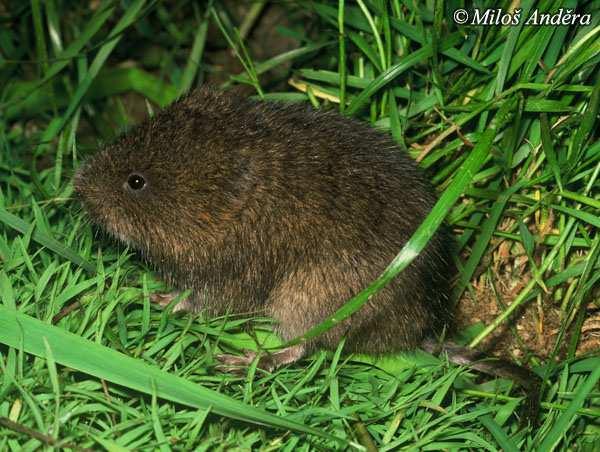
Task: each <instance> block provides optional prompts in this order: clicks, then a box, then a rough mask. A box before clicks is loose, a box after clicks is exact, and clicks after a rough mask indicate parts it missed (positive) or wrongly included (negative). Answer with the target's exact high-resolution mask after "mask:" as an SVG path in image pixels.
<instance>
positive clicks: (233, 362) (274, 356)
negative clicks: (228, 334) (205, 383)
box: [216, 345, 305, 374]
mask: <svg viewBox="0 0 600 452" xmlns="http://www.w3.org/2000/svg"><path fill="white" fill-rule="evenodd" d="M304 353H305V347H304V346H302V345H294V346H293V347H287V348H284V349H283V350H279V351H277V352H275V353H263V354H261V355H260V356H259V358H258V364H257V367H258V368H260V369H262V370H264V371H266V372H273V371H274V370H275V369H277V368H279V367H281V366H284V365H286V364H291V363H293V362H295V361H298V360H299V359H300V358H302V356H304ZM257 355H258V354H257V353H256V352H253V351H250V350H246V351H244V355H243V356H237V355H225V354H223V355H217V356H216V358H217V360H219V361H220V362H221V364H220V365H218V366H217V367H216V368H217V369H218V370H220V371H223V372H229V373H235V374H245V373H246V368H247V367H248V366H250V365H251V364H252V362H253V361H254V360H255V359H256V356H257Z"/></svg>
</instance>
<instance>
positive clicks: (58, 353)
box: [0, 306, 345, 444]
mask: <svg viewBox="0 0 600 452" xmlns="http://www.w3.org/2000/svg"><path fill="white" fill-rule="evenodd" d="M46 341H47V344H48V346H49V347H50V349H51V350H52V353H53V357H54V360H55V361H56V362H57V363H59V364H62V365H63V366H67V367H71V368H73V369H77V370H79V371H81V372H84V373H87V374H89V375H93V376H95V377H97V378H102V379H104V380H108V381H111V382H113V383H116V384H119V385H122V386H125V387H127V388H130V389H134V390H136V391H140V392H143V393H145V394H149V395H152V394H153V391H154V390H153V385H154V386H155V388H156V395H157V396H158V397H160V398H163V399H167V400H171V401H173V402H176V403H180V404H182V405H186V406H191V407H194V408H202V409H209V408H210V409H211V410H212V411H213V412H215V413H217V414H220V415H222V416H226V417H229V418H232V419H237V420H240V421H244V422H251V423H255V424H261V425H267V426H271V427H273V428H281V429H288V430H293V431H296V432H302V433H307V434H311V435H315V436H318V437H322V438H327V439H329V440H332V441H336V442H338V443H341V444H344V443H345V441H344V440H342V439H340V438H337V437H333V436H331V435H328V434H326V433H324V432H322V431H320V430H317V429H314V428H311V427H308V426H306V425H304V424H301V423H299V422H295V421H293V420H290V419H288V418H283V417H279V416H275V415H272V414H269V413H267V412H265V411H263V410H260V409H258V408H255V407H252V406H249V405H245V404H243V403H241V402H239V401H237V400H235V399H232V398H230V397H227V396H224V395H222V394H219V393H218V392H215V391H212V390H209V389H206V388H204V387H202V386H200V385H197V384H194V383H191V382H189V381H187V380H185V379H184V378H181V377H178V376H176V375H172V374H169V373H167V372H164V371H162V370H161V369H159V368H158V367H155V366H151V365H149V364H146V363H144V362H143V361H140V360H139V359H134V358H130V357H129V356H126V355H124V354H122V353H119V352H117V351H115V350H113V349H110V348H108V347H105V346H102V345H100V344H97V343H94V342H91V341H88V340H86V339H84V338H82V337H80V336H77V335H75V334H73V333H70V332H68V331H65V330H63V329H61V328H59V327H55V326H52V325H48V324H45V323H43V322H41V321H39V320H37V319H35V318H33V317H30V316H28V315H25V314H22V313H20V312H18V311H15V310H13V309H9V308H6V307H4V306H0V342H2V343H4V344H6V345H8V346H9V347H14V348H19V347H21V346H22V347H23V349H24V350H25V351H26V352H27V353H31V354H33V355H36V356H40V357H42V358H45V357H46V345H45V342H46Z"/></svg>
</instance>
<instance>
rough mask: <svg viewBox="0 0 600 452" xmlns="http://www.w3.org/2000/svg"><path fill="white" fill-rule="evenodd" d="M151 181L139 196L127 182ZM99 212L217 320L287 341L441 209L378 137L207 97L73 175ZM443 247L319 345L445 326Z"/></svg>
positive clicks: (358, 125) (402, 158)
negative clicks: (263, 324) (265, 330)
mask: <svg viewBox="0 0 600 452" xmlns="http://www.w3.org/2000/svg"><path fill="white" fill-rule="evenodd" d="M134 172H135V173H139V174H141V175H143V177H144V179H145V180H146V182H147V186H146V187H145V188H144V190H142V191H140V192H135V193H132V192H130V191H128V190H127V187H126V186H125V184H126V181H127V179H128V176H129V175H130V174H131V173H134ZM75 187H76V190H77V192H78V193H79V195H80V196H81V198H82V200H83V203H84V205H85V207H86V209H87V211H88V212H89V215H90V216H91V218H92V219H93V220H94V221H95V222H97V223H98V224H99V225H101V226H102V227H104V228H105V229H107V230H108V231H109V232H111V233H112V234H113V235H115V236H116V237H117V238H119V239H121V240H124V241H125V242H127V243H129V244H131V245H133V246H134V247H136V248H138V249H139V250H140V251H141V252H142V254H143V255H144V256H145V257H146V258H147V259H148V260H149V261H150V262H152V263H153V264H154V265H155V266H156V267H157V268H158V269H159V270H160V272H161V273H162V274H163V275H164V277H165V278H166V279H167V281H168V282H169V283H170V284H172V285H173V286H175V287H176V288H178V289H192V292H193V296H192V300H191V301H192V303H193V305H194V306H195V307H197V308H199V309H204V310H206V311H207V312H208V313H209V314H220V313H225V312H240V313H245V312H261V313H265V314H269V315H271V316H273V317H274V318H275V319H276V320H277V322H278V331H279V333H280V334H281V335H282V337H283V338H284V339H290V338H292V337H294V336H296V335H299V334H301V333H303V332H305V331H306V330H307V329H308V328H310V327H311V326H313V325H315V324H316V323H318V322H320V321H321V320H323V319H324V318H325V317H326V316H328V315H330V314H332V313H333V312H334V311H335V310H337V309H338V308H339V307H340V306H342V304H343V303H344V302H345V301H346V300H347V299H349V298H350V297H352V296H353V295H355V294H356V293H358V292H359V291H360V290H361V289H363V288H364V287H366V286H367V285H368V284H369V283H370V282H371V281H372V280H373V279H375V278H376V277H377V276H378V275H379V274H380V273H381V272H382V271H383V270H384V269H385V267H386V266H387V265H388V264H389V262H390V261H391V260H392V259H393V257H394V256H395V255H396V253H397V252H398V251H399V250H400V249H401V248H402V246H403V245H404V244H405V243H406V241H407V240H408V239H409V238H410V236H411V234H412V233H413V232H414V231H415V229H416V228H417V226H418V225H419V224H420V223H421V222H422V220H423V219H424V218H425V216H426V215H427V213H428V212H429V211H430V209H431V207H432V206H433V204H434V202H435V195H434V191H433V189H432V187H431V185H430V184H429V183H428V181H427V180H426V178H425V177H424V176H423V174H422V173H421V172H420V171H419V170H418V168H417V167H416V165H415V164H414V162H413V161H412V160H411V159H410V158H409V157H408V156H406V155H405V154H404V153H403V152H402V151H401V150H400V149H399V148H398V147H397V146H396V145H395V144H394V143H393V141H392V140H391V139H390V138H389V137H388V136H387V135H385V134H383V133H380V132H378V131H376V130H375V129H373V128H371V127H369V126H368V125H367V124H365V123H362V122H359V121H356V120H352V119H349V118H345V117H342V116H340V115H338V114H336V113H333V112H324V111H314V110H312V109H310V108H308V107H307V106H305V105H298V104H283V103H268V102H258V101H252V100H248V99H240V98H238V97H236V96H234V95H231V94H228V93H222V92H218V91H214V90H210V89H202V90H200V91H197V92H196V93H194V94H192V95H190V96H188V97H186V98H184V99H182V100H180V101H178V102H176V103H174V104H173V105H171V106H170V107H168V108H167V109H165V110H163V111H162V112H160V113H159V114H158V115H157V116H156V117H155V118H153V119H150V120H148V121H146V122H145V123H143V124H141V125H140V126H138V127H136V128H134V129H133V130H131V131H130V132H128V133H127V134H125V135H123V136H122V137H121V138H120V139H119V140H117V141H116V142H115V143H113V144H111V145H109V146H107V147H106V148H104V149H103V150H102V151H100V152H99V153H98V154H97V155H96V156H95V157H93V158H91V159H90V160H89V161H87V162H86V163H85V164H84V165H83V166H82V167H81V169H80V170H79V171H78V173H77V175H76V178H75ZM448 250H449V239H448V238H447V236H446V235H445V233H444V232H443V231H442V232H439V233H437V234H436V235H434V236H433V237H432V238H431V240H430V242H429V244H428V246H427V247H426V248H425V250H424V251H423V252H422V253H421V254H420V255H419V256H418V257H417V258H416V259H415V260H414V261H413V263H412V264H411V265H410V266H409V267H408V268H407V269H406V270H405V271H404V272H403V273H401V274H400V275H399V276H398V277H397V278H396V279H395V280H394V281H393V282H392V283H391V284H389V285H388V286H387V287H386V288H385V289H384V290H382V291H381V292H379V293H378V294H377V295H376V296H374V297H373V298H372V299H371V300H370V301H369V302H368V303H367V305H365V306H364V307H363V308H362V309H361V310H360V311H359V312H358V313H356V314H355V315H354V316H352V317H351V318H350V319H348V320H346V321H345V322H343V323H342V324H341V325H339V326H337V327H336V328H334V329H333V330H331V331H330V332H328V333H326V334H325V335H323V336H322V337H320V338H319V339H318V342H317V343H314V344H311V346H323V347H327V348H335V347H336V346H337V344H338V341H339V339H340V338H341V337H342V336H344V337H346V350H348V351H357V352H366V353H376V354H379V353H385V352H392V351H397V350H404V349H410V348H413V347H415V346H417V345H418V344H419V343H420V342H421V340H422V339H423V338H424V337H425V336H426V335H427V334H429V333H436V332H438V331H440V329H441V328H442V327H444V326H445V325H446V324H447V323H448V321H449V319H450V314H449V308H448V300H447V297H448V291H449V287H448V286H449V278H450V275H451V271H450V258H449V251H448Z"/></svg>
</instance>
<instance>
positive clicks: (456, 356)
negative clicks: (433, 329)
mask: <svg viewBox="0 0 600 452" xmlns="http://www.w3.org/2000/svg"><path fill="white" fill-rule="evenodd" d="M421 348H422V349H423V350H425V351H426V352H428V353H431V354H432V355H439V354H445V355H446V356H447V357H448V361H450V362H451V363H454V364H457V365H460V366H466V367H469V368H470V369H473V370H477V371H479V372H482V373H484V374H487V375H490V376H492V377H500V378H508V379H510V380H513V381H514V382H515V383H517V384H518V385H519V386H521V387H522V388H523V389H524V390H525V392H526V405H525V407H524V408H525V412H524V413H523V416H524V420H526V421H528V422H529V423H530V424H531V425H536V424H537V418H538V414H539V410H540V395H541V388H542V379H541V378H540V377H539V376H538V375H537V374H535V373H534V372H532V371H531V370H529V369H527V368H525V367H523V366H519V365H517V364H514V363H511V362H509V361H506V360H503V359H499V358H492V357H489V356H486V355H484V354H483V353H481V352H480V351H477V350H472V349H470V348H467V347H463V346H461V345H458V344H456V343H454V342H452V341H444V342H438V341H436V340H435V339H433V338H430V337H428V338H425V339H424V340H423V342H421Z"/></svg>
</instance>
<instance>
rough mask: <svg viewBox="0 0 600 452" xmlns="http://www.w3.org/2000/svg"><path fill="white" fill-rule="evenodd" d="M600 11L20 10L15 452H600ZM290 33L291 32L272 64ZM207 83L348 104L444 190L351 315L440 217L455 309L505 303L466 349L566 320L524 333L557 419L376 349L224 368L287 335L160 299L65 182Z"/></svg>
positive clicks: (14, 157)
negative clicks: (69, 451) (231, 357)
mask: <svg viewBox="0 0 600 452" xmlns="http://www.w3.org/2000/svg"><path fill="white" fill-rule="evenodd" d="M596 3H597V2H596ZM596 3H595V2H593V1H587V2H586V1H583V2H576V1H566V2H559V1H539V2H534V1H527V2H522V4H521V7H522V8H523V11H524V13H523V14H524V15H525V14H526V13H525V12H526V11H528V10H529V11H533V10H534V9H536V8H537V9H539V10H540V11H555V10H556V9H557V8H558V7H559V6H561V5H562V6H564V7H565V8H576V9H577V11H578V12H586V13H589V14H591V21H592V23H591V24H589V25H586V26H582V25H579V26H576V25H570V26H556V27H532V26H525V25H520V26H516V27H501V26H488V27H474V26H457V25H456V24H455V23H454V22H453V21H452V12H453V10H454V9H456V8H458V7H460V6H462V5H460V4H459V3H458V2H452V1H450V2H442V1H439V0H436V1H434V2H430V3H427V4H421V3H413V2H409V1H400V0H390V1H382V0H371V1H368V0H360V1H357V2H350V1H346V2H344V1H343V0H340V1H339V2H332V1H327V2H326V1H312V2H309V1H306V2H303V1H295V2H275V1H273V2H256V3H253V4H249V5H248V6H247V7H239V6H237V7H232V4H231V3H229V2H225V1H218V0H215V1H212V2H209V3H207V4H197V3H196V2H190V1H184V0H182V1H178V2H172V3H169V4H167V3H161V2H149V1H142V0H137V1H136V0H132V1H129V2H104V3H101V4H95V3H93V4H92V5H94V6H93V7H90V5H88V4H85V6H84V4H77V3H75V4H73V5H72V4H68V3H67V2H63V1H60V0H47V1H46V2H39V1H33V0H32V1H31V2H30V3H21V2H9V4H8V7H7V8H2V7H0V144H1V147H2V150H1V152H0V179H1V184H0V190H1V192H0V195H1V196H0V228H1V229H0V231H1V233H0V262H1V266H0V344H3V345H0V369H1V374H0V450H26V451H27V450H38V449H40V448H42V447H44V446H53V447H67V448H69V447H72V448H79V449H85V448H91V449H94V450H97V449H101V448H104V449H106V450H111V451H112V450H115V451H116V450H138V449H160V450H161V451H162V450H165V451H167V450H191V449H197V450H208V449H219V450H225V449H234V450H246V449H248V450H249V449H261V450H279V449H281V450H290V451H291V450H296V449H299V450H312V449H332V448H338V449H339V448H361V447H365V448H367V449H368V448H371V449H372V448H373V447H377V448H379V449H380V450H398V449H424V450H439V449H466V448H471V449H475V448H482V449H487V450H501V449H502V450H524V449H525V450H544V451H546V450H553V449H555V450H566V449H573V450H575V449H576V450H595V449H594V448H595V447H597V446H596V444H598V443H599V442H600V404H599V394H600V392H599V387H598V380H599V379H600V371H599V370H598V369H600V357H598V353H597V342H596V353H593V352H592V353H591V354H588V355H582V354H581V353H578V350H581V344H582V343H583V342H584V340H588V339H589V337H588V336H589V335H590V331H592V333H593V332H594V326H593V325H594V319H595V318H597V314H595V312H596V311H597V309H598V307H599V305H600V298H599V297H600V290H599V289H598V288H599V284H598V279H599V278H600V271H599V269H600V260H599V258H598V256H599V254H600V235H599V227H600V214H599V212H600V198H599V196H600V195H599V190H598V188H599V187H600V182H599V173H600V141H598V136H599V133H598V131H599V130H600V121H599V117H598V113H599V110H598V109H599V106H600V25H599V23H600V7H599V6H598V5H597V4H596ZM489 7H497V4H496V3H494V4H492V3H491V2H489ZM503 7H504V9H505V10H507V9H508V7H509V2H503ZM466 9H467V10H469V8H466ZM277 10H279V11H283V12H284V13H283V15H282V16H281V15H280V16H276V17H278V19H277V20H274V19H273V18H272V17H273V16H271V15H270V14H271V13H270V12H271V11H277ZM270 17H271V18H270ZM269 21H270V22H269ZM274 27H276V30H277V33H278V36H280V37H281V39H282V40H283V39H286V38H287V39H291V40H292V41H293V42H294V45H293V46H290V47H289V48H282V49H281V51H280V52H278V53H277V54H273V53H271V54H265V56H264V58H259V57H257V56H256V55H257V54H258V55H261V47H265V45H266V44H265V42H264V41H261V36H262V35H261V33H262V32H263V30H265V29H272V28H274ZM263 53H264V52H263ZM223 54H225V55H226V56H227V61H229V62H231V60H232V59H233V60H237V61H239V63H238V64H237V66H236V65H235V64H234V63H231V64H229V65H225V66H223V64H222V63H221V62H220V61H221V60H219V55H223ZM223 67H227V68H229V67H233V68H234V69H233V70H227V69H223ZM206 81H209V82H212V83H215V82H218V83H220V84H222V85H224V86H226V87H232V86H239V85H241V86H246V87H247V88H248V90H251V91H252V92H253V94H255V95H256V96H258V97H262V98H265V99H285V100H290V101H304V102H310V103H312V104H313V105H314V106H317V107H322V108H336V109H339V110H340V111H341V112H342V113H343V114H346V115H349V116H356V117H359V118H361V119H363V120H365V121H368V122H370V123H372V124H373V125H374V126H375V127H378V128H380V129H382V130H383V131H384V132H385V133H390V134H391V135H392V136H393V137H394V139H395V140H396V141H397V142H398V145H399V146H400V147H401V148H402V149H403V150H404V151H406V152H409V153H410V154H411V155H412V156H413V157H414V158H415V159H417V161H419V163H420V165H421V166H422V167H423V168H424V169H425V170H426V171H428V173H429V175H430V176H431V178H432V180H433V181H434V183H435V184H436V186H437V187H438V190H439V192H440V200H439V202H438V204H437V205H436V207H435V209H434V210H433V212H432V214H431V215H430V216H429V217H428V218H427V220H426V221H425V222H424V223H423V224H422V225H421V227H420V228H419V230H418V231H417V233H416V234H415V235H414V236H413V238H412V239H411V241H410V242H409V243H408V244H407V245H406V246H405V247H404V249H403V250H398V252H399V254H398V256H397V258H396V259H395V260H394V261H393V262H392V263H390V267H388V269H387V270H386V272H385V273H384V274H383V275H382V277H381V278H380V279H379V280H378V281H376V282H375V283H374V284H373V285H372V286H371V287H369V288H366V290H365V291H364V292H362V293H361V294H358V295H357V296H356V297H355V298H354V299H352V300H351V301H350V302H349V303H348V304H347V305H346V306H345V307H344V308H343V311H342V312H341V313H340V314H342V315H351V314H352V313H353V312H355V311H356V310H357V309H359V308H360V306H361V305H362V303H364V301H365V300H366V299H367V297H368V295H369V294H370V293H372V292H373V291H374V290H377V288H378V287H380V286H381V285H382V284H383V283H385V281H387V280H389V279H390V278H391V277H393V276H394V275H395V274H396V273H397V272H399V271H401V269H402V268H403V267H404V266H405V265H407V264H408V263H409V261H410V259H411V257H412V256H414V255H415V254H416V253H418V251H419V250H420V249H421V248H422V247H423V246H424V245H425V243H426V241H427V238H428V237H429V236H430V235H431V233H432V231H433V230H435V228H437V227H438V226H439V224H440V222H441V221H442V220H444V218H445V221H446V222H447V223H448V224H449V225H450V226H451V227H452V230H453V231H454V234H455V236H456V243H457V251H456V263H457V267H458V269H459V276H458V278H457V282H456V285H455V290H454V294H453V298H454V300H455V301H459V300H465V299H470V300H473V299H476V301H477V303H482V304H481V305H480V306H481V307H480V309H481V310H486V309H490V306H493V307H496V305H497V307H498V309H499V314H498V315H497V316H496V317H495V318H493V319H491V320H490V321H489V322H488V323H487V325H484V324H482V322H475V323H474V325H472V326H471V327H470V328H468V329H467V330H466V331H465V332H464V334H463V337H462V338H461V340H463V341H464V342H465V343H470V344H471V345H473V346H477V345H480V344H482V343H484V342H486V341H488V340H489V339H490V337H492V336H494V334H497V333H498V331H500V329H502V328H503V327H504V326H505V325H507V324H508V325H513V324H514V323H515V322H516V321H517V320H518V315H516V314H519V313H522V312H534V314H535V315H534V317H535V319H536V321H537V322H538V323H536V325H538V324H539V325H541V326H540V329H539V330H537V329H536V331H535V332H534V334H548V327H546V328H545V329H544V328H543V326H544V319H545V318H550V317H551V314H552V315H554V316H555V317H556V318H557V319H558V320H557V322H556V325H554V326H555V328H554V329H555V331H553V332H552V336H551V337H550V339H549V340H548V341H546V349H543V350H540V349H532V348H531V345H530V344H531V341H530V342H527V341H526V338H524V337H522V336H524V335H523V331H521V330H519V328H516V327H513V328H512V329H509V333H510V334H511V335H512V336H513V340H514V341H515V342H517V343H521V344H525V345H524V347H523V349H525V351H526V353H525V354H524V356H523V357H522V360H523V362H524V363H525V364H527V365H529V366H531V367H532V368H533V369H534V370H535V371H536V372H537V373H538V374H539V375H540V376H542V377H543V378H544V379H545V385H544V388H543V394H542V404H541V413H540V423H539V426H536V427H531V426H530V427H527V426H523V425H521V424H520V422H519V421H520V413H521V410H522V409H523V406H522V405H523V399H524V398H523V394H522V393H520V392H519V391H518V390H515V388H513V385H512V383H511V382H510V381H508V380H503V379H496V380H487V379H485V378H483V379H482V378H477V377H478V376H477V375H475V374H473V373H470V372H468V371H467V370H466V369H463V368H457V367H454V366H450V365H448V363H446V362H445V361H444V359H438V358H435V357H432V356H430V355H427V354H425V353H421V352H415V353H409V354H405V355H399V356H393V357H388V358H386V359H379V360H374V359H373V358H370V357H365V356H347V355H345V354H344V353H343V344H340V347H339V349H338V350H337V351H336V352H335V353H325V352H319V353H316V354H315V355H314V356H311V357H309V358H307V359H304V360H302V361H301V362H300V363H297V364H295V365H292V366H288V367H286V368H283V369H280V370H278V371H277V372H275V373H272V374H268V373H264V372H262V371H261V370H260V369H256V368H255V367H251V368H250V369H249V371H248V374H247V375H246V376H243V377H238V376H233V375H228V374H224V373H221V372H219V371H218V370H217V369H215V364H216V362H215V358H214V357H215V355H216V354H218V353H220V352H221V351H223V350H225V351H236V350H240V349H243V348H248V347H257V345H258V346H259V347H261V348H270V347H273V346H277V345H280V344H279V343H278V341H277V340H276V338H274V337H273V336H272V335H271V334H270V333H269V321H268V319H243V318H217V319H207V318H202V317H195V318H193V317H181V316H174V315H169V312H168V311H169V310H167V311H161V310H158V309H156V308H155V307H154V306H153V305H151V303H150V300H149V295H150V294H151V293H153V292H155V291H158V290H162V289H164V287H163V286H162V284H161V283H160V282H159V281H156V279H155V278H154V276H153V274H152V271H151V269H148V268H146V267H145V266H144V265H143V264H142V263H141V262H140V260H139V259H138V258H137V256H136V255H135V254H133V253H131V252H130V251H129V250H127V249H123V247H122V246H121V245H119V244H116V243H114V242H112V241H110V240H108V239H107V238H106V237H104V236H102V235H98V234H96V233H95V230H94V229H93V228H91V227H90V225H89V224H88V223H87V222H86V220H85V218H84V216H83V215H82V214H81V212H80V211H79V208H78V206H77V204H76V203H75V202H74V201H73V200H72V192H73V189H72V185H71V182H70V177H71V174H72V172H73V171H74V169H75V168H76V167H77V165H78V162H79V161H80V160H81V158H82V156H84V155H87V154H88V153H91V152H93V151H94V150H95V149H96V148H97V147H98V144H99V143H101V142H105V141H110V140H111V139H112V138H114V137H115V135H117V134H118V133H119V131H120V130H123V129H125V128H126V127H127V126H129V125H131V124H133V123H135V122H137V121H138V120H139V119H140V114H139V113H136V112H135V106H141V109H142V110H143V111H144V113H143V115H145V114H147V113H148V112H152V111H153V110H155V109H156V108H159V107H161V106H164V105H167V104H169V103H170V102H171V101H173V100H174V99H175V98H176V97H177V96H179V95H181V94H183V93H185V92H187V91H189V90H190V89H193V87H195V86H198V85H200V84H202V83H204V82H206ZM138 110H139V108H138ZM143 115H142V116H143ZM507 268H508V270H507ZM507 275H508V276H507ZM509 283H510V289H511V290H510V292H507V291H506V290H505V288H506V286H507V284H509ZM482 286H485V287H488V288H491V289H490V290H491V291H492V293H494V294H495V295H494V297H492V298H491V302H492V305H490V304H489V303H490V299H486V298H485V297H482V296H481V294H482V292H481V290H480V289H481V287H482ZM488 298H489V297H488ZM485 303H487V304H485ZM336 318H337V319H338V320H339V315H337V316H336ZM333 323H334V322H333V321H332V320H331V319H330V321H326V322H324V323H323V324H321V325H319V326H317V327H316V329H315V330H314V331H312V332H310V333H309V334H318V333H319V332H321V331H323V330H324V329H326V328H328V327H330V326H331V325H332V324H333ZM247 324H252V326H253V327H254V329H250V330H248V329H247V328H246V325H247ZM595 334H596V335H597V334H598V330H597V327H596V330H595Z"/></svg>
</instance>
